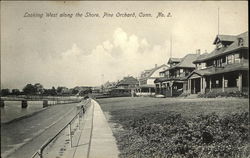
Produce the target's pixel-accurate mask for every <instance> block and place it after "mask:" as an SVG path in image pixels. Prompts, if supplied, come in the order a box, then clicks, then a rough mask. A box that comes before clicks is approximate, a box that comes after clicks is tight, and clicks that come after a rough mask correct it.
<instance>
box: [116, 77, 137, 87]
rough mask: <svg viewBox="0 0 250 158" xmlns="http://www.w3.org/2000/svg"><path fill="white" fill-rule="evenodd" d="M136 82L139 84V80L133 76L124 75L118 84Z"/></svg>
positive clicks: (132, 83)
mask: <svg viewBox="0 0 250 158" xmlns="http://www.w3.org/2000/svg"><path fill="white" fill-rule="evenodd" d="M135 84H139V81H138V80H137V79H136V78H134V77H133V76H128V77H124V78H123V79H122V80H121V81H119V82H118V83H117V85H118V86H119V85H135Z"/></svg>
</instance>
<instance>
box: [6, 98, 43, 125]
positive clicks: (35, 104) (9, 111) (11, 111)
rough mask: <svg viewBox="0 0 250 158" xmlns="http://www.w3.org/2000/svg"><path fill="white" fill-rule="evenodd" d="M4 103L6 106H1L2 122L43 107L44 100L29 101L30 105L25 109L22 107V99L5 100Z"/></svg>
mask: <svg viewBox="0 0 250 158" xmlns="http://www.w3.org/2000/svg"><path fill="white" fill-rule="evenodd" d="M4 103H5V106H4V107H3V108H1V123H6V122H9V121H11V120H13V119H17V118H19V117H22V116H25V115H29V114H32V113H34V112H37V111H40V110H42V109H43V102H42V101H28V107H27V108H24V109H23V108H22V107H21V101H5V102H4Z"/></svg>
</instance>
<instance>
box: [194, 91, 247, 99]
mask: <svg viewBox="0 0 250 158" xmlns="http://www.w3.org/2000/svg"><path fill="white" fill-rule="evenodd" d="M198 97H199V98H217V97H248V93H242V92H240V91H233V92H216V91H211V92H207V93H205V94H198Z"/></svg>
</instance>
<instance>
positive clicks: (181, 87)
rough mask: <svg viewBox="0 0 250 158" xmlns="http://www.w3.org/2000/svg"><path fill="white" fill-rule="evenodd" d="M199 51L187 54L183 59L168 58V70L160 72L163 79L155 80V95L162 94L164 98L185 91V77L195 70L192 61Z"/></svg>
mask: <svg viewBox="0 0 250 158" xmlns="http://www.w3.org/2000/svg"><path fill="white" fill-rule="evenodd" d="M199 53H200V52H199V50H198V52H197V53H196V54H187V55H186V56H185V57H183V58H170V59H169V60H168V65H169V67H170V68H168V69H167V70H164V71H162V72H161V73H163V74H164V77H160V78H157V79H156V80H155V81H154V83H155V85H156V94H162V95H164V96H165V97H169V96H178V95H180V94H181V93H182V92H184V91H186V90H187V76H188V75H189V74H190V73H191V72H192V71H193V70H194V69H195V65H194V64H193V61H194V60H196V58H197V57H198V56H199Z"/></svg>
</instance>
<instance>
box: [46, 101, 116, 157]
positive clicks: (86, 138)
mask: <svg viewBox="0 0 250 158" xmlns="http://www.w3.org/2000/svg"><path fill="white" fill-rule="evenodd" d="M89 104H90V105H89V107H88V108H87V110H86V112H85V114H84V115H83V117H82V118H81V119H80V120H79V122H80V123H79V122H78V120H77V121H76V122H75V124H76V125H75V126H74V125H72V127H73V128H72V129H71V130H72V131H73V134H72V142H70V141H69V134H68V130H65V132H64V133H63V134H62V135H61V136H60V137H59V138H58V139H57V140H56V141H55V142H54V143H53V144H51V146H50V147H49V148H48V149H47V150H46V151H45V152H44V157H45V158H46V157H56V158H118V155H119V151H118V148H117V145H116V141H115V138H114V136H113V133H112V130H111V128H110V127H109V125H108V122H107V120H106V118H105V116H104V113H103V111H102V109H101V108H100V105H99V104H98V103H97V102H96V101H95V100H93V99H91V101H90V103H89ZM71 143H72V147H71Z"/></svg>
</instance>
